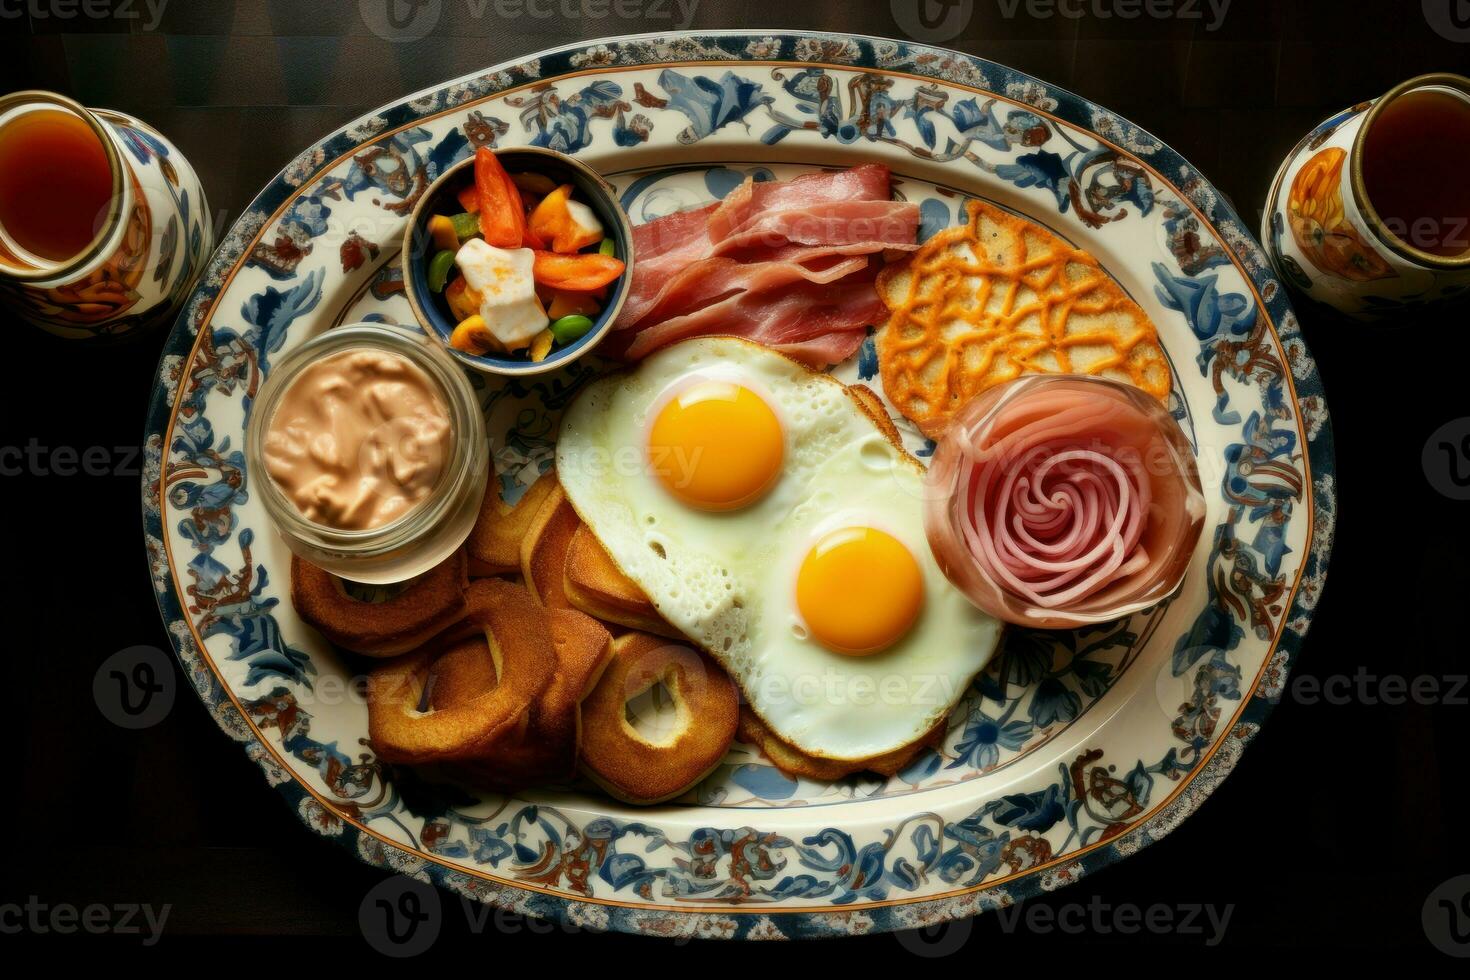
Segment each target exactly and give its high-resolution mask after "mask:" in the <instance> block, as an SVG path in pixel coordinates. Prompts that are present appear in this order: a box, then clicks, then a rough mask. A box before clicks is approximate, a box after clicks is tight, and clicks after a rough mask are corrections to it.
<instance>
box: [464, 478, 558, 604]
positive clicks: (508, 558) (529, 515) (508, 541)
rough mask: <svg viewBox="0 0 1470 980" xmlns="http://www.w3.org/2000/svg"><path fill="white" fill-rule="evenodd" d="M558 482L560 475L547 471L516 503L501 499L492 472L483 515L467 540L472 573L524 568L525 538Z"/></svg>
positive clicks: (492, 572) (506, 572)
mask: <svg viewBox="0 0 1470 980" xmlns="http://www.w3.org/2000/svg"><path fill="white" fill-rule="evenodd" d="M556 486H557V482H556V475H555V474H554V473H543V474H542V475H541V477H540V478H539V479H538V480H537V481H536V482H535V483H533V484H531V485H530V486H529V487H527V488H526V490H525V492H524V493H522V494H521V499H520V500H518V501H516V504H515V506H514V507H512V506H510V505H509V504H507V503H506V502H505V501H504V500H501V499H500V487H499V481H498V480H496V479H495V478H494V474H491V479H490V480H489V481H488V482H487V483H486V485H485V499H484V501H483V502H482V503H481V504H480V516H479V517H478V518H476V519H475V526H474V527H473V528H472V529H471V530H470V536H469V537H468V538H466V539H465V543H464V550H465V551H466V552H467V553H468V554H469V560H470V574H471V575H473V576H474V577H476V578H480V577H482V576H486V575H507V574H509V573H511V572H518V571H520V569H521V542H522V541H524V540H525V539H526V532H527V530H528V529H529V528H530V526H531V521H532V520H533V519H534V518H535V517H536V512H537V511H539V510H540V509H541V504H542V502H543V501H544V500H545V499H546V495H547V494H548V493H550V492H551V491H552V489H553V488H554V487H556Z"/></svg>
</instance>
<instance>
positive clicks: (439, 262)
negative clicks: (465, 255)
mask: <svg viewBox="0 0 1470 980" xmlns="http://www.w3.org/2000/svg"><path fill="white" fill-rule="evenodd" d="M453 268H454V253H453V252H451V251H449V249H447V248H446V249H441V250H439V251H438V252H435V253H434V257H433V258H432V259H430V260H429V288H430V289H432V290H433V291H434V292H436V293H442V292H444V284H445V283H447V282H448V281H449V270H451V269H453Z"/></svg>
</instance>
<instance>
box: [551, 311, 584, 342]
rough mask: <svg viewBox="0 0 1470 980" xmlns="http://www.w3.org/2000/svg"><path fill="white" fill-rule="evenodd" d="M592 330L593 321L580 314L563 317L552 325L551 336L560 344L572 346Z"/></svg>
mask: <svg viewBox="0 0 1470 980" xmlns="http://www.w3.org/2000/svg"><path fill="white" fill-rule="evenodd" d="M591 329H592V320H591V319H589V318H588V317H585V316H583V315H582V314H580V313H572V314H570V315H568V316H564V317H562V318H561V319H560V320H557V321H556V322H555V323H553V324H552V325H551V335H552V336H553V337H555V338H556V342H557V343H558V344H570V343H572V342H573V341H576V340H579V339H580V338H581V337H583V336H584V335H585V334H586V333H587V331H589V330H591Z"/></svg>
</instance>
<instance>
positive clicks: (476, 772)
mask: <svg viewBox="0 0 1470 980" xmlns="http://www.w3.org/2000/svg"><path fill="white" fill-rule="evenodd" d="M547 617H548V619H549V620H550V623H551V640H552V644H553V646H555V648H556V661H557V668H556V676H555V677H553V678H552V680H551V683H550V684H548V685H547V687H546V690H545V691H543V692H542V693H541V697H539V698H538V699H537V700H536V703H535V704H533V705H532V706H531V712H530V721H529V723H528V724H527V726H526V731H525V734H524V735H523V736H522V737H521V738H520V739H518V740H515V741H511V740H506V741H502V742H497V743H496V744H495V745H494V746H492V747H491V750H490V751H489V753H487V754H486V755H485V756H484V757H483V758H481V759H476V760H474V761H472V762H470V763H467V764H466V765H465V766H463V767H461V769H462V771H463V772H464V773H465V774H466V775H467V776H468V777H469V778H470V780H471V781H473V782H475V783H477V784H479V785H483V786H489V787H493V788H496V789H502V790H511V789H521V788H523V787H526V786H537V785H541V784H544V783H548V782H558V781H562V780H566V779H569V778H570V777H571V776H572V774H573V773H575V772H576V768H577V746H578V742H579V739H580V737H581V727H582V710H581V704H582V701H583V700H584V699H585V698H586V697H587V695H588V694H590V693H591V692H592V689H593V688H594V687H596V686H597V682H598V680H599V679H600V678H601V677H602V672H603V670H605V669H606V667H607V665H608V663H609V662H611V660H612V635H611V634H610V633H608V631H607V630H606V629H604V628H603V626H602V624H601V623H599V622H597V620H595V619H593V618H592V617H590V616H584V615H583V614H582V613H579V612H577V611H576V610H574V609H549V610H547ZM492 683H493V681H492ZM436 693H439V692H437V691H436ZM458 696H460V693H459V692H457V691H450V692H446V697H458Z"/></svg>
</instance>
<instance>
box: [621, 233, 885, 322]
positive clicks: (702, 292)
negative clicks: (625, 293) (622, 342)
mask: <svg viewBox="0 0 1470 980" xmlns="http://www.w3.org/2000/svg"><path fill="white" fill-rule="evenodd" d="M865 251H866V249H865V248H859V249H857V250H856V252H854V253H851V254H850V253H848V252H847V251H845V250H844V249H842V248H838V249H829V248H826V247H819V248H814V247H811V246H806V245H788V246H784V247H781V248H776V249H766V250H764V255H765V258H763V259H761V260H759V261H753V262H741V261H737V260H735V259H732V258H723V257H721V258H710V259H704V260H703V261H700V262H696V263H695V264H694V265H692V266H690V267H689V268H687V269H685V270H684V271H683V272H678V273H675V274H674V275H673V276H671V277H670V279H669V282H668V285H667V287H666V288H665V289H664V290H663V291H662V292H661V293H660V294H659V296H658V298H657V299H656V301H655V302H654V304H653V305H652V306H651V307H650V308H649V309H648V311H647V313H645V314H644V316H643V322H644V323H645V324H650V325H651V324H655V323H658V322H659V321H661V320H667V319H669V318H671V317H676V316H682V315H683V314H686V313H691V312H693V311H695V310H697V309H700V308H701V307H703V306H707V305H708V304H710V303H712V302H714V301H715V300H718V299H724V298H726V297H729V296H733V295H734V294H735V293H740V292H763V291H765V290H769V289H775V288H778V287H780V286H785V285H788V284H790V283H794V282H797V281H800V280H806V281H807V282H819V283H822V282H833V281H834V280H837V279H841V278H842V277H843V276H845V275H849V274H850V273H853V272H859V271H861V270H862V269H864V268H866V267H867V264H868V259H867V255H866V254H864V253H865Z"/></svg>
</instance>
